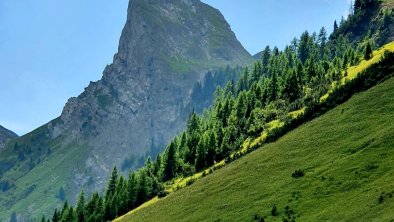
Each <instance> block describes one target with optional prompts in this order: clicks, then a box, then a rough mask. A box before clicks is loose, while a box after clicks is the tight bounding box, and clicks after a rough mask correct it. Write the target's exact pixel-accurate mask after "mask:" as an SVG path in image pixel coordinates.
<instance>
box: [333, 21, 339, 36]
mask: <svg viewBox="0 0 394 222" xmlns="http://www.w3.org/2000/svg"><path fill="white" fill-rule="evenodd" d="M337 30H338V24H337V20H335V21H334V33H335V32H336V31H337Z"/></svg>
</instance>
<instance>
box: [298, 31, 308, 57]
mask: <svg viewBox="0 0 394 222" xmlns="http://www.w3.org/2000/svg"><path fill="white" fill-rule="evenodd" d="M309 38H310V37H309V33H308V31H305V32H304V33H302V35H301V39H300V43H299V45H298V58H299V59H300V60H301V62H302V63H305V61H306V60H307V59H308V58H309V54H310V52H309V50H310V49H309Z"/></svg>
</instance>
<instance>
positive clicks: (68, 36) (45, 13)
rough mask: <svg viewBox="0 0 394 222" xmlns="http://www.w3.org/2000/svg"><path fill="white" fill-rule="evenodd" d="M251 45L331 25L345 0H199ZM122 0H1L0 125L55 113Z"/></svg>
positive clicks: (101, 63)
mask: <svg viewBox="0 0 394 222" xmlns="http://www.w3.org/2000/svg"><path fill="white" fill-rule="evenodd" d="M203 2H205V3H208V4H210V5H212V6H214V7H216V8H218V9H219V10H220V11H221V12H222V13H223V14H224V16H225V18H226V19H227V20H228V22H229V23H230V25H231V27H232V29H233V31H234V32H235V34H236V35H237V37H238V39H239V40H240V41H241V43H242V44H243V45H244V46H245V48H246V49H247V50H248V51H249V52H250V53H251V54H255V53H256V52H258V51H261V50H262V49H263V48H264V47H265V45H267V44H269V45H271V46H274V45H277V46H278V47H279V48H283V47H284V46H285V45H286V44H287V43H288V42H290V40H291V39H292V38H293V37H294V36H299V35H300V34H301V33H302V32H303V31H304V30H309V31H311V32H313V31H318V30H319V29H320V27H322V26H325V27H326V28H327V30H328V31H331V30H332V24H333V21H334V20H335V19H337V20H339V19H340V18H341V16H343V15H346V11H347V9H348V8H349V3H348V0H230V1H229V0H203ZM127 3H128V0H116V1H108V0H94V1H93V0H90V1H87V0H83V1H81V0H67V1H64V0H24V1H16V0H1V1H0V125H3V126H4V127H6V128H8V129H11V130H13V131H15V132H16V133H18V134H19V135H22V134H24V133H27V132H29V131H31V130H33V129H35V128H37V127H39V126H41V125H42V124H45V123H46V122H48V121H50V120H51V119H54V118H56V117H57V116H59V115H60V114H61V111H62V108H63V106H64V104H65V103H66V101H67V99H68V98H70V97H72V96H78V95H79V94H80V93H81V92H82V91H83V89H84V87H86V86H87V85H88V84H89V81H96V80H98V79H100V78H101V75H102V71H103V69H104V67H105V66H106V64H109V63H111V62H112V57H113V54H114V53H115V52H116V51H117V45H118V41H119V36H120V33H121V30H122V27H123V25H124V23H125V21H126V9H127Z"/></svg>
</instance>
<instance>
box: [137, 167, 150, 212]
mask: <svg viewBox="0 0 394 222" xmlns="http://www.w3.org/2000/svg"><path fill="white" fill-rule="evenodd" d="M138 181H139V184H138V188H137V205H140V204H142V203H144V202H145V201H147V200H148V198H149V185H148V179H147V176H146V171H145V170H141V171H140V175H139V180H138Z"/></svg>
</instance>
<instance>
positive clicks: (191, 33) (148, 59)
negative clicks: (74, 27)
mask: <svg viewBox="0 0 394 222" xmlns="http://www.w3.org/2000/svg"><path fill="white" fill-rule="evenodd" d="M250 61H251V57H250V55H249V54H248V53H247V52H246V51H245V49H244V48H243V47H242V46H241V44H240V43H239V42H238V41H237V39H236V37H235V35H234V33H233V32H232V31H231V29H230V27H229V25H228V24H227V22H226V21H225V19H224V18H223V16H222V15H221V14H220V12H219V11H217V10H216V9H213V8H211V7H210V6H208V5H206V4H203V3H201V2H200V1H197V0H178V1H175V0H160V1H159V0H132V1H130V3H129V8H128V17H127V22H126V25H125V27H124V29H123V32H122V35H121V38H120V41H119V49H118V53H117V54H116V55H115V56H114V61H113V64H111V65H109V66H107V67H106V68H105V70H104V73H103V78H102V79H101V80H100V81H98V82H95V83H91V84H90V85H89V86H88V87H87V88H86V90H85V92H83V93H82V94H81V95H80V96H79V97H78V98H71V99H70V100H69V101H68V103H67V104H66V106H65V108H64V110H63V113H62V115H61V116H60V120H61V122H60V123H59V124H51V125H50V132H51V136H52V137H53V138H56V137H58V136H59V135H67V137H69V136H71V138H69V139H71V140H75V139H77V140H83V141H85V142H86V143H87V144H88V145H89V146H90V147H91V148H92V150H91V151H92V152H94V153H95V154H96V155H95V156H98V157H99V158H100V160H103V162H102V163H100V164H99V165H100V166H105V167H104V168H103V169H102V170H103V171H104V173H107V172H108V170H109V169H108V168H111V167H112V165H114V164H116V165H118V166H119V164H120V163H121V161H123V160H124V158H125V153H133V155H136V156H141V155H144V154H145V153H146V152H147V150H148V149H149V148H150V147H152V146H153V147H162V146H163V144H165V143H166V142H167V141H169V139H171V138H172V137H173V136H174V135H175V134H176V133H177V132H179V130H180V129H182V128H183V126H184V123H185V119H186V117H187V115H188V112H189V111H190V110H187V109H186V108H185V107H186V105H187V104H188V103H189V101H190V97H189V96H190V90H191V88H192V86H193V84H194V83H195V82H196V81H198V80H199V79H201V78H202V77H203V75H204V74H205V73H206V72H207V71H208V70H209V69H213V68H215V67H221V66H225V65H233V66H234V65H244V64H247V63H248V62H250ZM103 157H108V158H103ZM89 158H93V159H91V160H90V161H93V162H97V161H100V160H98V158H95V157H94V156H93V155H91V156H90V157H89Z"/></svg>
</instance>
